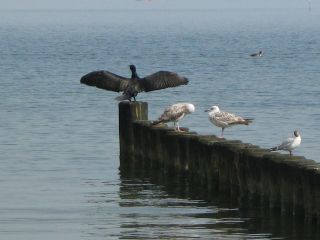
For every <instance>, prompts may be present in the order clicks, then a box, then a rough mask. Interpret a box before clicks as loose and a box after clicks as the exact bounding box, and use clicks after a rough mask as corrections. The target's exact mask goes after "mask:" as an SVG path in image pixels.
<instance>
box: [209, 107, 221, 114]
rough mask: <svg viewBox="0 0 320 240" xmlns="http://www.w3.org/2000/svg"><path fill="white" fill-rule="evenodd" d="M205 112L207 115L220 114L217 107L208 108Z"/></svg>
mask: <svg viewBox="0 0 320 240" xmlns="http://www.w3.org/2000/svg"><path fill="white" fill-rule="evenodd" d="M205 112H208V113H217V112H220V109H219V107H218V106H212V107H210V108H208V109H207V110H205Z"/></svg>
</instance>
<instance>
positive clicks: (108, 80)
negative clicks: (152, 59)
mask: <svg viewBox="0 0 320 240" xmlns="http://www.w3.org/2000/svg"><path fill="white" fill-rule="evenodd" d="M129 67H130V70H131V78H125V77H122V76H119V75H116V74H114V73H112V72H108V71H102V70H101V71H93V72H90V73H88V74H86V75H84V76H83V77H81V79H80V83H83V84H86V85H89V86H95V87H97V88H101V89H105V90H109V91H114V92H123V94H122V95H121V96H118V97H117V98H116V100H118V101H122V100H129V101H131V99H132V98H133V99H134V101H136V96H137V95H138V93H139V92H149V91H153V90H158V89H163V88H169V87H177V86H179V85H186V84H188V82H189V81H188V79H187V78H186V77H183V76H180V75H178V74H177V73H174V72H168V71H158V72H156V73H153V74H151V75H149V76H146V77H144V78H140V77H139V76H138V74H137V71H136V67H135V66H134V65H130V66H129Z"/></svg>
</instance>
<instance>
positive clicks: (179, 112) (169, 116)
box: [153, 103, 195, 131]
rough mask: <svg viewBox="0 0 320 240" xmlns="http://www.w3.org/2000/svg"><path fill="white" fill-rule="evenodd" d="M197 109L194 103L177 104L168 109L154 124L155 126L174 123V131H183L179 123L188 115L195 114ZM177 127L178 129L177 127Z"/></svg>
mask: <svg viewBox="0 0 320 240" xmlns="http://www.w3.org/2000/svg"><path fill="white" fill-rule="evenodd" d="M194 111H195V107H194V105H193V104H192V103H176V104H173V105H171V106H170V107H167V108H166V109H165V110H164V112H163V113H162V115H161V116H160V117H159V118H158V120H156V121H154V122H153V125H156V124H159V123H167V122H173V125H174V129H175V130H177V131H181V130H180V127H179V121H180V120H181V119H182V118H184V117H185V116H186V115H187V114H190V113H193V112H194ZM176 125H177V127H176Z"/></svg>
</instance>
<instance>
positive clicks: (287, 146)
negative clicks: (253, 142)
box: [270, 130, 301, 156]
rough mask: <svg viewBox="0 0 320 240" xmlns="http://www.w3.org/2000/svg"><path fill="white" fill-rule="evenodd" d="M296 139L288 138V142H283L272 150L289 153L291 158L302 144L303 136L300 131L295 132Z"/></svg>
mask: <svg viewBox="0 0 320 240" xmlns="http://www.w3.org/2000/svg"><path fill="white" fill-rule="evenodd" d="M293 134H294V137H293V138H288V139H287V140H285V141H283V142H282V143H281V144H280V145H279V146H277V147H273V148H270V150H271V151H278V150H283V151H288V152H289V154H290V156H292V150H293V149H295V148H297V147H299V146H300V144H301V135H300V133H299V131H298V130H295V131H294V133H293Z"/></svg>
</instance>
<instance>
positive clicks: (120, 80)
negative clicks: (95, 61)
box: [80, 71, 130, 92]
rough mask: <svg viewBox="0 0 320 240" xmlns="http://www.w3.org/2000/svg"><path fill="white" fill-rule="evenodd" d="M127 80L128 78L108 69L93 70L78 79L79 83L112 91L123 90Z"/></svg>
mask: <svg viewBox="0 0 320 240" xmlns="http://www.w3.org/2000/svg"><path fill="white" fill-rule="evenodd" d="M129 81H130V79H128V78H125V77H121V76H118V75H116V74H114V73H111V72H108V71H93V72H90V73H88V74H86V75H84V76H83V77H82V78H81V79H80V83H83V84H86V85H89V86H95V87H97V88H101V89H105V90H109V91H114V92H120V91H124V90H125V89H126V87H127V86H128V83H129Z"/></svg>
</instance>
